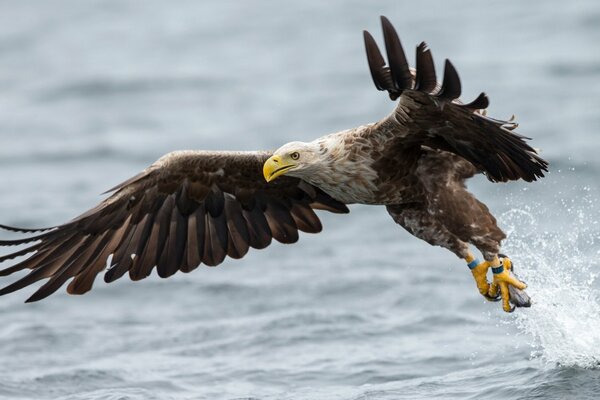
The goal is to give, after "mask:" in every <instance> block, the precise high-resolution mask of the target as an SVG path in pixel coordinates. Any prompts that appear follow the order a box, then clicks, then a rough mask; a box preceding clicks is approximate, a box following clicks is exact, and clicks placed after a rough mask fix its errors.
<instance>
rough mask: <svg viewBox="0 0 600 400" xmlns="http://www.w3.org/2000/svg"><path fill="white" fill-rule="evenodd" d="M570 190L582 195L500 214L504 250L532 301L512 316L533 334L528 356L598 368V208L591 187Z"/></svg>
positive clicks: (557, 197)
mask: <svg viewBox="0 0 600 400" xmlns="http://www.w3.org/2000/svg"><path fill="white" fill-rule="evenodd" d="M574 189H577V191H581V192H583V193H584V194H583V195H582V196H580V197H577V196H569V197H568V198H565V197H563V196H561V195H557V196H556V197H555V198H553V199H544V203H532V202H531V201H529V204H526V205H519V206H517V207H514V208H512V209H510V210H509V211H507V212H505V213H504V214H503V215H502V216H501V217H500V221H501V222H502V223H503V225H504V226H505V227H506V228H507V229H506V230H507V234H508V237H507V240H506V243H505V245H504V247H503V250H505V251H506V252H507V253H508V254H511V255H512V259H513V261H514V263H515V266H516V272H517V274H518V275H519V277H520V278H522V279H523V280H524V281H526V282H527V284H528V286H529V287H528V289H527V291H528V293H529V294H530V295H531V296H532V298H533V301H534V303H533V305H532V307H531V309H528V310H525V309H519V310H518V311H517V312H516V313H515V316H514V318H515V320H516V324H517V327H518V329H519V330H520V331H521V332H523V333H524V334H526V335H530V336H531V338H532V342H531V345H532V352H531V356H532V357H534V358H541V359H543V360H545V361H547V362H548V363H553V364H557V365H560V366H570V367H582V368H598V367H600V299H599V297H598V280H597V278H598V276H599V275H600V268H599V264H598V261H597V260H598V255H600V250H598V243H599V242H600V233H599V232H600V221H599V220H600V218H599V214H600V212H599V209H598V201H597V196H595V194H594V193H593V190H592V189H591V188H589V187H583V188H574ZM511 202H512V203H514V202H515V200H514V199H511ZM519 266H522V268H519Z"/></svg>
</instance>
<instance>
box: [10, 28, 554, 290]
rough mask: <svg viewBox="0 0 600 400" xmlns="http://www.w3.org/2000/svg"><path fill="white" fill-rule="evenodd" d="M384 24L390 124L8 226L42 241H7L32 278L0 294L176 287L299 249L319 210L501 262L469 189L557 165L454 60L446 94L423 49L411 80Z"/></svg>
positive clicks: (172, 158) (214, 166)
mask: <svg viewBox="0 0 600 400" xmlns="http://www.w3.org/2000/svg"><path fill="white" fill-rule="evenodd" d="M383 26H384V37H385V40H386V50H387V53H388V62H389V67H388V66H386V65H385V62H384V60H383V57H382V56H381V54H380V52H379V50H378V48H377V45H376V44H375V42H374V40H373V38H372V37H371V36H370V35H369V34H368V33H366V32H365V43H366V47H367V56H368V60H369V66H370V68H371V73H372V75H373V79H374V82H375V84H376V86H377V87H378V88H379V89H380V90H386V91H388V92H389V94H390V97H391V98H392V99H393V100H395V99H398V98H399V99H400V100H399V104H398V106H397V107H396V109H395V110H394V111H393V112H392V114H391V115H390V116H388V117H387V118H385V119H384V120H382V121H380V122H378V123H375V124H370V125H365V126H362V127H358V128H354V129H350V130H347V131H342V132H338V133H334V134H331V135H328V136H325V137H323V138H320V139H317V140H315V141H313V142H310V143H298V142H294V143H290V144H287V145H285V146H283V147H281V148H280V149H278V150H277V151H275V152H245V153H243V152H202V151H184V152H175V153H170V154H168V155H166V156H165V157H163V158H161V159H160V160H158V161H157V162H156V163H154V164H153V165H152V166H150V167H149V168H147V169H146V170H145V171H143V172H142V173H141V174H139V175H137V176H135V177H133V178H132V179H130V180H128V181H126V182H124V183H122V184H120V185H118V186H116V187H115V188H113V189H112V191H113V192H114V193H113V194H112V195H111V196H110V197H108V198H107V199H106V200H105V201H103V202H102V203H101V204H99V205H98V206H97V207H96V208H94V209H92V210H90V211H88V212H86V213H85V214H83V215H81V216H79V217H77V218H75V219H74V220H72V221H71V222H68V223H66V224H64V225H60V226H57V227H53V228H49V229H42V230H35V229H34V230H29V229H21V228H12V227H7V226H0V227H2V228H5V229H8V230H13V231H20V232H24V233H27V234H30V235H29V237H27V238H25V239H20V240H12V241H0V246H12V245H27V246H28V247H25V248H24V249H22V250H19V251H16V252H14V253H12V254H8V255H6V256H3V257H0V262H3V261H7V260H10V259H13V258H16V257H18V256H23V255H29V256H28V258H26V259H25V260H24V261H21V262H19V263H17V264H16V265H14V266H11V267H8V268H5V269H3V270H1V271H0V275H10V274H12V273H14V272H17V271H20V270H25V269H30V270H31V272H29V274H28V275H26V276H25V277H23V278H21V279H19V280H17V281H16V282H14V283H12V284H10V285H8V286H6V287H4V288H3V289H1V290H0V295H3V294H6V293H10V292H13V291H15V290H18V289H21V288H23V287H25V286H28V285H30V284H32V283H34V282H36V281H39V280H42V279H47V281H46V282H45V283H44V284H43V285H42V286H41V287H40V288H39V289H38V290H37V291H36V292H35V293H34V294H33V296H32V297H31V298H30V299H29V301H36V300H40V299H42V298H44V297H46V296H48V295H50V294H51V293H53V292H54V291H56V290H57V289H58V288H59V287H60V286H62V285H63V284H64V283H65V282H66V281H68V280H70V279H71V278H73V279H72V281H71V283H70V284H69V286H68V292H69V293H74V294H80V293H84V292H86V291H88V290H90V289H91V287H92V284H93V281H94V279H95V277H96V275H97V274H98V273H100V272H102V271H103V270H105V269H106V268H107V267H108V270H107V271H106V273H105V275H104V279H105V281H107V282H111V281H113V280H115V279H117V278H119V277H121V276H122V275H124V274H125V273H129V276H130V277H131V279H133V280H138V279H142V278H144V277H146V276H148V275H150V273H151V272H152V270H153V268H154V267H156V270H157V272H158V274H159V275H160V276H161V277H168V276H170V275H172V274H174V273H175V272H176V271H178V270H181V271H184V272H188V271H191V270H193V269H194V268H196V267H197V266H198V265H199V264H205V265H209V266H214V265H218V264H220V263H221V262H222V261H223V260H224V258H225V257H226V256H229V257H232V258H241V257H243V256H244V255H245V254H246V252H247V251H248V249H249V248H250V247H253V248H257V249H261V248H264V247H266V246H268V245H269V244H270V242H271V240H272V239H275V240H277V241H279V242H282V243H293V242H295V241H297V240H298V231H304V232H311V233H316V232H319V231H320V230H321V223H320V221H319V219H318V217H317V216H316V214H315V213H314V211H313V210H314V209H323V210H328V211H332V212H337V213H346V212H348V209H347V207H346V204H351V203H362V204H379V205H385V206H386V207H387V210H388V212H389V213H390V215H391V216H392V218H393V219H394V221H396V222H397V223H398V224H400V225H402V226H403V227H404V228H406V229H407V230H408V231H409V232H411V233H412V234H413V235H415V236H417V237H419V238H421V239H424V240H426V241H427V242H428V243H430V244H432V245H439V246H443V247H446V248H448V249H449V250H451V251H452V252H454V253H455V254H457V255H458V256H459V257H463V258H465V257H466V256H467V254H468V244H469V243H470V244H473V245H475V246H476V247H477V248H478V249H479V250H481V251H482V253H483V255H484V257H485V258H486V259H488V260H492V259H493V258H494V257H495V256H496V255H497V254H498V251H499V246H500V241H501V240H502V239H503V238H504V234H503V233H502V231H501V230H500V229H499V228H498V227H497V225H496V221H495V219H494V217H493V216H492V215H491V214H490V213H489V210H488V209H487V207H486V206H485V205H484V204H482V203H481V202H479V201H478V200H477V199H475V198H474V197H473V196H472V195H471V194H470V193H469V192H467V190H466V188H465V185H464V181H465V179H467V178H469V177H471V176H473V175H474V174H476V173H479V172H482V173H484V174H486V175H487V177H488V178H489V179H490V180H491V181H508V180H516V179H524V180H526V181H532V180H535V179H536V178H538V177H541V176H543V171H545V170H546V168H547V164H546V162H545V161H544V160H542V159H541V158H540V157H539V156H538V155H537V154H536V152H535V150H533V149H532V148H531V147H529V146H528V145H527V144H526V143H525V140H524V138H523V137H522V136H519V135H517V134H515V133H514V132H513V131H512V129H514V127H515V126H516V125H515V124H513V123H512V122H507V121H498V120H494V119H491V118H487V117H486V116H484V115H483V113H482V112H481V111H480V110H481V109H485V108H486V107H487V104H488V101H487V97H486V96H485V95H484V94H482V95H480V96H479V97H478V98H477V99H476V100H475V101H473V102H472V103H470V104H466V105H464V104H462V103H461V102H459V101H458V100H457V99H458V96H459V95H460V81H459V79H458V75H457V73H456V71H455V70H454V67H453V66H452V64H451V63H450V62H449V61H446V65H445V74H444V79H443V82H442V84H441V85H439V84H438V83H437V79H436V75H435V70H434V67H433V61H432V57H431V53H430V52H429V50H428V49H427V47H426V46H425V45H424V44H421V45H420V46H419V47H418V48H417V65H416V67H417V68H416V71H415V70H411V69H410V68H409V67H408V63H407V62H406V57H405V56H404V52H403V50H402V48H401V46H400V41H399V39H398V38H397V36H396V34H395V31H394V30H393V27H391V24H389V22H388V21H387V20H385V19H384V20H383ZM292 160H293V161H292ZM263 172H264V174H265V178H267V180H268V181H269V182H267V181H265V179H263V176H262V173H263ZM280 175H286V176H280ZM276 177H278V178H277V179H276V180H273V179H274V178H276ZM272 180H273V181H272ZM270 181H272V182H270ZM32 243H33V244H32ZM111 255H112V256H111ZM109 259H110V264H109V265H107V261H108V260H109Z"/></svg>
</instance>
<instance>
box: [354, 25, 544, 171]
mask: <svg viewBox="0 0 600 400" xmlns="http://www.w3.org/2000/svg"><path fill="white" fill-rule="evenodd" d="M381 19H382V26H383V34H384V39H385V47H386V52H387V56H388V64H389V65H386V63H385V61H384V59H383V56H382V55H381V52H380V51H379V48H378V47H377V44H376V43H375V40H374V39H373V37H372V36H371V35H370V34H369V33H368V32H367V31H365V32H364V39H365V46H366V50H367V59H368V62H369V68H370V70H371V75H372V77H373V81H374V82H375V86H376V87H377V88H378V89H379V90H386V91H388V92H389V94H390V98H391V99H392V100H396V99H397V98H400V102H399V105H398V107H397V109H396V112H395V113H394V114H393V118H394V119H395V120H396V121H397V122H399V123H400V125H401V126H402V129H400V130H399V134H400V135H401V136H402V143H403V144H405V145H406V146H414V145H423V146H428V147H431V148H434V149H441V150H445V151H449V152H452V153H454V154H457V155H459V156H461V157H463V158H465V159H466V160H468V161H470V162H471V163H473V165H475V166H476V167H478V168H479V169H480V170H482V171H483V172H484V173H485V174H486V175H487V177H488V179H489V180H491V181H500V182H505V181H509V180H517V179H524V180H525V181H528V182H530V181H534V180H536V179H537V178H540V177H543V176H544V171H548V163H547V162H546V161H545V160H543V159H542V158H541V157H539V156H538V154H537V152H536V151H535V149H533V148H532V147H531V146H529V145H528V144H527V143H526V142H525V140H526V139H528V138H526V137H524V136H521V135H519V134H516V133H514V132H513V130H514V129H515V128H516V127H517V124H516V123H514V122H513V121H501V120H496V119H493V118H488V117H487V116H486V115H485V112H483V111H482V110H484V109H486V108H487V107H488V105H489V100H488V98H487V96H486V95H485V93H481V94H480V95H479V96H478V97H477V98H476V99H475V100H474V101H472V102H471V103H468V104H463V103H461V102H460V101H459V100H457V99H458V97H459V96H460V94H461V84H460V79H459V77H458V74H457V72H456V70H455V68H454V66H453V65H452V63H451V62H450V61H449V60H446V63H445V68H444V79H443V82H442V84H441V85H438V84H437V78H436V74H435V68H434V64H433V58H432V56H431V51H430V50H429V49H428V48H427V45H426V44H425V43H421V44H420V45H419V46H418V47H417V56H416V60H417V62H416V72H414V71H413V70H411V69H410V68H409V66H408V62H407V60H406V56H405V54H404V50H403V49H402V45H401V44H400V39H399V38H398V35H397V34H396V31H395V29H394V27H393V26H392V24H391V23H390V22H389V21H388V20H387V18H385V17H381Z"/></svg>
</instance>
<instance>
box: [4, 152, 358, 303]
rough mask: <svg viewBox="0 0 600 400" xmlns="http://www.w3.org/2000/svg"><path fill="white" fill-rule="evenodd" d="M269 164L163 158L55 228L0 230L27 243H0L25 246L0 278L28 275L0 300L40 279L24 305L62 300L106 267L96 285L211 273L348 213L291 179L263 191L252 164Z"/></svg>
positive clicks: (254, 158)
mask: <svg viewBox="0 0 600 400" xmlns="http://www.w3.org/2000/svg"><path fill="white" fill-rule="evenodd" d="M269 156H270V154H269V153H267V152H247V153H242V152H191V151H189V152H175V153H170V154H168V155H167V156H165V157H163V158H161V159H160V160H159V161H157V162H156V163H155V164H153V165H152V166H150V167H149V168H147V169H146V170H145V171H143V172H142V173H141V174H139V175H137V176H135V177H133V178H131V179H129V180H128V181H126V182H123V183H122V184H120V185H118V186H116V187H115V188H113V189H111V191H114V193H113V194H112V195H111V196H110V197H108V198H107V199H106V200H104V201H103V202H102V203H100V204H99V205H98V206H97V207H95V208H93V209H91V210H89V211H87V212H86V213H84V214H83V215H81V216H79V217H77V218H75V219H74V220H72V221H70V222H68V223H66V224H64V225H60V226H56V227H53V228H48V229H40V230H28V229H21V228H13V227H8V226H0V227H1V228H4V229H8V230H12V231H19V232H24V233H28V234H29V235H30V236H29V237H28V238H25V239H20V240H4V241H0V246H16V245H27V246H28V247H26V248H24V249H22V250H19V251H16V252H14V253H12V254H8V255H5V256H3V257H0V262H3V261H6V260H9V259H13V258H16V257H18V256H23V255H28V254H29V257H28V258H26V259H25V260H24V261H21V262H19V263H17V264H16V265H13V266H11V267H8V268H5V269H3V270H1V271H0V275H2V276H5V275H9V274H12V273H14V272H17V271H20V270H25V269H31V270H32V271H31V272H29V274H27V275H26V276H24V277H23V278H21V279H19V280H17V281H16V282H14V283H12V284H10V285H8V286H6V287H4V288H3V289H2V290H0V295H4V294H7V293H11V292H14V291H15V290H19V289H21V288H23V287H25V286H28V285H30V284H32V283H34V282H36V281H38V280H41V279H48V280H47V281H46V282H45V283H44V285H42V286H41V287H40V288H39V289H38V290H37V291H36V292H35V293H34V294H33V295H32V296H31V297H30V298H29V299H28V301H37V300H40V299H43V298H45V297H47V296H49V295H50V294H52V293H54V292H55V291H56V290H57V289H58V288H59V287H60V286H62V285H63V284H64V283H65V282H66V281H67V280H69V279H71V278H74V279H73V280H72V281H71V283H70V284H69V286H68V288H67V290H68V292H69V293H72V294H81V293H84V292H86V291H88V290H90V289H91V287H92V284H93V281H94V279H95V277H96V275H97V274H98V273H100V272H101V271H103V270H104V269H105V268H106V267H107V266H108V267H109V269H108V270H107V272H106V273H105V275H104V280H105V281H106V282H112V281H114V280H115V279H118V278H120V277H121V276H123V275H124V274H125V273H126V272H129V276H130V277H131V279H132V280H139V279H143V278H145V277H147V276H148V275H150V273H151V271H152V269H153V268H154V266H156V270H157V272H158V275H159V276H161V277H168V276H170V275H173V274H174V273H175V272H176V271H178V270H181V271H183V272H189V271H191V270H193V269H194V268H196V267H197V266H198V265H199V264H200V263H204V264H206V265H209V266H215V265H217V264H220V263H221V262H223V260H224V258H225V257H226V256H230V257H232V258H241V257H243V256H244V255H245V254H246V252H247V251H248V248H249V247H254V248H257V249H262V248H264V247H266V246H268V245H269V244H270V243H271V240H272V239H273V238H274V239H275V240H277V241H279V242H282V243H293V242H296V241H297V240H298V231H299V230H301V231H304V232H311V233H316V232H319V231H320V230H321V222H320V221H319V218H318V217H317V216H316V214H315V213H314V211H313V209H324V210H328V211H332V212H337V213H346V212H348V208H347V207H346V206H345V205H344V204H342V203H340V202H338V201H336V200H334V199H332V198H331V197H329V196H328V195H327V194H325V193H324V192H323V191H321V190H320V189H318V188H316V187H314V186H311V185H310V184H308V183H306V182H304V181H302V180H300V179H297V178H291V177H281V178H279V179H277V180H276V181H274V182H272V183H269V184H267V183H266V182H265V180H264V178H263V176H262V165H263V163H264V161H265V160H266V159H267V158H268V157H269ZM32 243H33V244H32ZM31 253H33V254H31ZM111 255H112V257H110V256H111ZM133 255H135V256H133ZM109 259H110V262H109Z"/></svg>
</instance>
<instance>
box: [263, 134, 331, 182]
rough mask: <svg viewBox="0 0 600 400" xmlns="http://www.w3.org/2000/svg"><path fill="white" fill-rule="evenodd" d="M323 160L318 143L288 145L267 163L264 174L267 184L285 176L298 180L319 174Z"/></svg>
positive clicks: (282, 147) (279, 149)
mask: <svg viewBox="0 0 600 400" xmlns="http://www.w3.org/2000/svg"><path fill="white" fill-rule="evenodd" d="M321 158H322V157H321V151H320V150H319V145H318V144H317V143H314V142H313V143H304V142H290V143H286V144H284V145H283V146H281V147H280V148H278V149H277V150H275V152H274V153H273V155H272V156H271V157H269V159H268V160H267V161H265V164H264V165H263V174H264V176H265V179H266V181H267V182H271V181H272V180H273V179H275V178H277V177H278V176H281V175H284V174H286V175H289V176H294V177H296V178H306V177H310V175H311V174H314V173H316V172H318V170H319V165H320V163H321V162H322V159H321Z"/></svg>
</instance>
